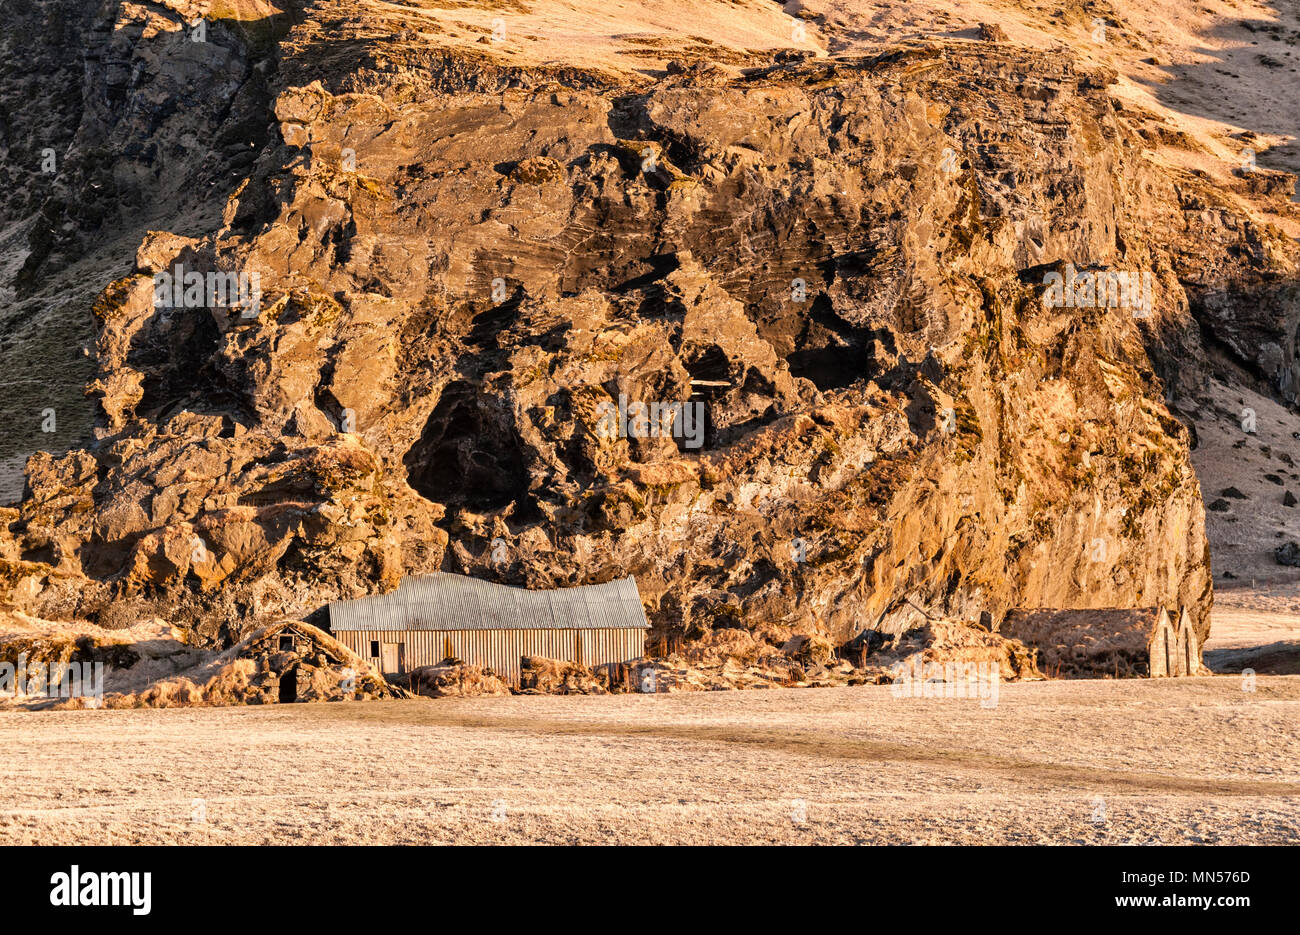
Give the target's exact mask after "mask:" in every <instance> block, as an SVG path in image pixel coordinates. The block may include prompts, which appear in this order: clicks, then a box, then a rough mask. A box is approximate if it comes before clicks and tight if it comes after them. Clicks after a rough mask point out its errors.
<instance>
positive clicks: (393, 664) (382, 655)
mask: <svg viewBox="0 0 1300 935" xmlns="http://www.w3.org/2000/svg"><path fill="white" fill-rule="evenodd" d="M405 650H406V646H405V645H404V644H402V643H380V644H379V671H380V672H382V673H383V674H384V675H401V673H402V668H403V667H402V663H403V662H405V656H406V652H405Z"/></svg>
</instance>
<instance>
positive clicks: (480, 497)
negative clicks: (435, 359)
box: [404, 380, 528, 512]
mask: <svg viewBox="0 0 1300 935" xmlns="http://www.w3.org/2000/svg"><path fill="white" fill-rule="evenodd" d="M404 463H405V465H406V469H407V477H408V481H409V483H410V485H411V487H412V488H414V489H415V490H416V492H418V493H419V494H420V495H421V496H423V497H425V498H427V499H429V500H433V501H435V502H437V503H444V504H447V505H448V506H451V507H465V508H467V509H470V510H474V511H476V512H488V511H492V510H498V509H501V508H502V507H506V506H509V505H510V504H511V503H517V504H519V505H520V506H521V507H522V506H526V503H525V502H523V501H526V498H527V495H528V472H527V471H526V470H525V468H524V458H523V451H522V449H521V448H520V445H519V440H518V437H517V435H516V434H515V430H514V427H513V426H512V425H511V423H510V411H509V409H508V408H506V407H505V406H504V405H500V404H499V402H498V401H497V400H496V399H494V398H493V397H490V396H484V395H483V394H482V393H481V391H480V390H479V388H478V387H476V386H473V385H472V384H470V383H467V382H465V381H463V380H457V381H454V382H452V383H450V384H448V385H447V387H446V388H445V389H444V390H443V392H442V396H441V397H440V398H439V400H438V405H437V406H435V407H434V410H433V412H432V413H431V414H430V415H429V419H428V421H427V422H426V423H425V426H424V431H423V432H422V433H421V435H420V438H419V440H418V441H417V442H416V443H415V444H414V445H413V446H412V447H411V450H410V451H408V452H407V453H406V457H405V459H404Z"/></svg>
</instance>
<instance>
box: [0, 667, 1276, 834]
mask: <svg viewBox="0 0 1300 935" xmlns="http://www.w3.org/2000/svg"><path fill="white" fill-rule="evenodd" d="M1297 715H1300V677H1274V678H1260V679H1259V682H1258V686H1257V691H1256V692H1254V693H1245V692H1243V691H1242V690H1241V680H1240V679H1238V678H1202V679H1179V680H1159V681H1131V682H1114V681H1110V682H1100V681H1097V682H1093V681H1076V682H1068V683H1065V682H1059V683H1043V682H1038V683H1026V684H1012V685H1004V686H1002V692H1001V700H1000V704H999V705H998V706H997V707H996V708H994V709H984V708H981V707H980V706H979V704H978V702H975V701H967V700H955V699H954V700H942V699H910V698H909V699H896V698H894V697H893V696H892V695H891V694H890V691H889V689H888V688H887V687H859V688H839V689H822V690H811V689H810V690H793V691H782V692H763V693H753V692H745V693H737V692H709V693H692V694H681V695H659V696H638V695H633V696H605V697H572V696H569V697H546V696H534V697H511V698H480V699H473V700H468V699H466V700H462V699H442V700H437V701H433V700H428V699H415V700H412V701H406V702H375V703H365V704H363V703H341V704H317V705H294V706H283V707H281V706H270V707H265V708H230V709H205V710H166V711H95V712H46V713H21V714H4V715H0V746H2V748H3V749H5V750H6V751H7V754H8V755H7V756H6V757H5V759H4V761H3V769H2V770H0V782H2V783H3V786H2V787H3V788H4V790H5V793H4V800H3V803H0V842H2V843H32V842H53V841H60V842H69V843H74V842H75V843H87V844H90V843H102V842H106V841H113V842H117V843H128V842H129V843H139V842H182V843H183V842H206V841H210V842H212V843H218V842H220V843H253V844H261V843H277V844H285V843H333V842H361V843H376V844H377V843H393V842H409V843H434V842H454V843H486V842H512V843H532V842H574V843H578V842H581V843H613V842H623V843H667V842H683V843H685V842H689V843H721V842H750V843H762V842H785V843H796V842H809V843H812V842H821V843H830V842H841V843H850V842H882V843H883V842H903V843H907V842H961V843H998V842H1010V843H1035V842H1053V843H1127V842H1129V841H1138V842H1156V841H1159V842H1173V843H1198V842H1210V843H1230V842H1231V843H1284V842H1291V843H1294V842H1295V841H1297V840H1300V733H1298V731H1297V727H1296V725H1297V724H1300V717H1297ZM1099 798H1100V805H1101V808H1100V809H1099V802H1098V799H1099ZM196 799H197V800H201V806H200V803H198V802H196V801H195V800H196ZM200 807H201V808H202V810H203V818H204V820H203V821H195V820H193V819H194V817H195V815H196V814H197V811H196V810H198V809H199V808H200ZM801 817H802V818H803V820H802V821H800V820H798V819H800V818H801ZM1095 817H1097V818H1100V819H1101V820H1094V818H1095ZM498 818H499V819H500V820H496V819H498Z"/></svg>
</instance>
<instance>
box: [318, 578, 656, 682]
mask: <svg viewBox="0 0 1300 935" xmlns="http://www.w3.org/2000/svg"><path fill="white" fill-rule="evenodd" d="M329 613H330V630H331V631H332V632H333V633H334V635H335V637H336V638H337V639H338V640H339V641H340V642H342V643H343V644H344V645H345V646H347V647H348V648H349V649H351V650H352V651H353V652H355V653H356V654H357V655H359V656H361V657H362V658H363V659H367V660H370V661H372V662H373V663H374V664H375V665H376V666H378V668H379V670H380V671H381V672H382V673H383V674H384V675H385V676H397V675H402V674H405V673H409V672H410V671H411V670H412V669H416V668H419V667H421V666H430V665H438V664H441V663H443V662H445V661H447V660H457V659H458V660H461V661H462V662H466V663H469V664H471V665H477V666H483V667H485V668H489V669H491V670H492V671H493V672H495V673H496V674H497V675H499V676H501V677H502V678H503V679H506V680H507V681H508V682H511V683H512V684H515V685H517V684H519V678H520V673H521V668H522V667H521V659H522V658H523V657H525V656H543V657H546V658H548V659H559V660H562V661H566V662H576V663H580V664H582V665H585V666H597V665H604V664H607V663H615V662H627V661H629V660H632V659H636V658H638V657H639V656H641V655H643V654H644V652H645V631H646V630H647V629H648V628H649V623H648V621H647V620H646V616H645V610H644V608H643V607H642V606H641V595H640V594H639V593H638V592H637V587H636V581H635V580H634V579H632V578H630V577H629V578H622V579H620V580H617V581H610V582H607V583H605V584H591V585H584V586H582V587H577V588H560V589H556V590H548V591H531V590H527V589H525V588H513V587H509V586H507V585H503V584H494V583H493V582H490V581H482V580H479V579H478V578H469V577H466V576H464V575H452V574H446V573H442V572H439V573H436V574H431V575H420V576H417V577H413V578H406V579H404V580H403V581H402V583H401V584H400V585H399V586H398V587H397V589H396V590H394V591H391V592H389V593H388V594H376V595H373V596H371V597H363V598H359V599H357V600H351V601H335V602H334V603H332V604H330V607H329ZM399 684H400V683H399Z"/></svg>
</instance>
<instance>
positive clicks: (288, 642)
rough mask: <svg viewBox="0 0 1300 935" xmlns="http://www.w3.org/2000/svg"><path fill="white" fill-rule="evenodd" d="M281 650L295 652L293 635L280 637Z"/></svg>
mask: <svg viewBox="0 0 1300 935" xmlns="http://www.w3.org/2000/svg"><path fill="white" fill-rule="evenodd" d="M280 652H282V653H291V652H293V637H292V636H282V637H280Z"/></svg>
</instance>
